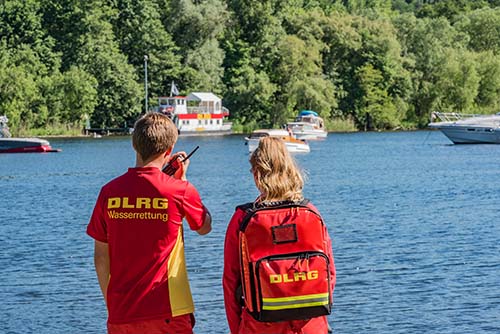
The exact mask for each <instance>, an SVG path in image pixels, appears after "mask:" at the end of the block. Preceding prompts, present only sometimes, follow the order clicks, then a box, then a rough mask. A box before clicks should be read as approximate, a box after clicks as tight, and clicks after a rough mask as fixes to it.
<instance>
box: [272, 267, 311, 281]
mask: <svg viewBox="0 0 500 334" xmlns="http://www.w3.org/2000/svg"><path fill="white" fill-rule="evenodd" d="M290 276H291V277H289V276H288V274H271V275H269V282H270V283H271V284H276V283H291V282H298V281H311V280H315V279H318V276H319V274H318V271H317V270H312V271H301V272H298V273H293V274H290Z"/></svg>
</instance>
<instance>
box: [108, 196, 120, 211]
mask: <svg viewBox="0 0 500 334" xmlns="http://www.w3.org/2000/svg"><path fill="white" fill-rule="evenodd" d="M121 202H122V201H121V198H120V197H110V198H108V209H116V208H119V207H120V204H121Z"/></svg>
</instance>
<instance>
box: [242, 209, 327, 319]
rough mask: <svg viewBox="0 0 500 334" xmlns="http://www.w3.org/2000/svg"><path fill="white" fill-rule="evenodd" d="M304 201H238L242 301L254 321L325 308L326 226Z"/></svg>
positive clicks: (318, 312)
mask: <svg viewBox="0 0 500 334" xmlns="http://www.w3.org/2000/svg"><path fill="white" fill-rule="evenodd" d="M308 202H309V201H308V200H303V201H301V202H280V203H279V204H277V205H273V206H257V207H255V205H254V204H253V203H249V204H246V205H243V206H240V209H242V210H245V211H246V212H247V213H246V215H245V217H244V218H243V220H242V222H241V223H240V230H239V246H240V261H241V281H242V291H243V300H244V303H245V306H246V308H247V311H248V312H249V313H250V314H251V315H252V316H253V317H254V318H255V319H256V320H258V321H263V322H275V321H286V320H300V319H309V318H313V317H318V316H323V315H328V314H330V312H331V305H332V291H331V285H330V270H329V268H330V259H329V257H328V255H327V254H330V252H329V250H328V247H330V246H329V243H328V242H327V235H328V231H327V229H326V226H325V224H324V222H323V219H322V218H321V216H320V215H319V213H317V212H316V211H315V210H313V209H312V208H311V207H309V206H307V203H308Z"/></svg>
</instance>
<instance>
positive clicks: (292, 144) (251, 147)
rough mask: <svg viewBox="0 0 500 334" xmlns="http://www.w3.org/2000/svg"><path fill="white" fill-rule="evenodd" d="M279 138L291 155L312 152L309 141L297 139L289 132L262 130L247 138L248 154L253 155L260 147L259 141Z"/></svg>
mask: <svg viewBox="0 0 500 334" xmlns="http://www.w3.org/2000/svg"><path fill="white" fill-rule="evenodd" d="M269 136H271V137H277V138H280V139H282V140H283V142H284V143H285V145H286V148H287V149H288V151H289V152H290V153H308V152H310V151H311V149H310V147H309V144H308V143H307V141H305V140H303V139H297V138H295V137H294V136H293V135H291V134H290V133H289V132H288V131H287V130H283V129H260V130H255V131H253V132H252V133H251V134H250V136H249V137H246V138H245V140H246V143H247V145H248V152H250V153H252V152H253V151H255V149H256V148H257V147H258V146H259V141H260V140H261V139H262V138H264V137H269Z"/></svg>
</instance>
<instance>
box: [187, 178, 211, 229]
mask: <svg viewBox="0 0 500 334" xmlns="http://www.w3.org/2000/svg"><path fill="white" fill-rule="evenodd" d="M182 209H183V211H184V214H185V216H186V220H187V222H188V224H189V227H190V228H191V229H192V230H194V231H196V230H199V229H200V228H201V227H202V226H203V223H204V222H205V216H206V215H207V211H208V210H207V208H205V206H204V205H203V203H202V202H201V197H200V194H199V193H198V191H197V190H196V188H195V187H194V186H193V185H192V184H191V183H189V182H188V184H187V186H186V191H185V193H184V198H183V200H182Z"/></svg>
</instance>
